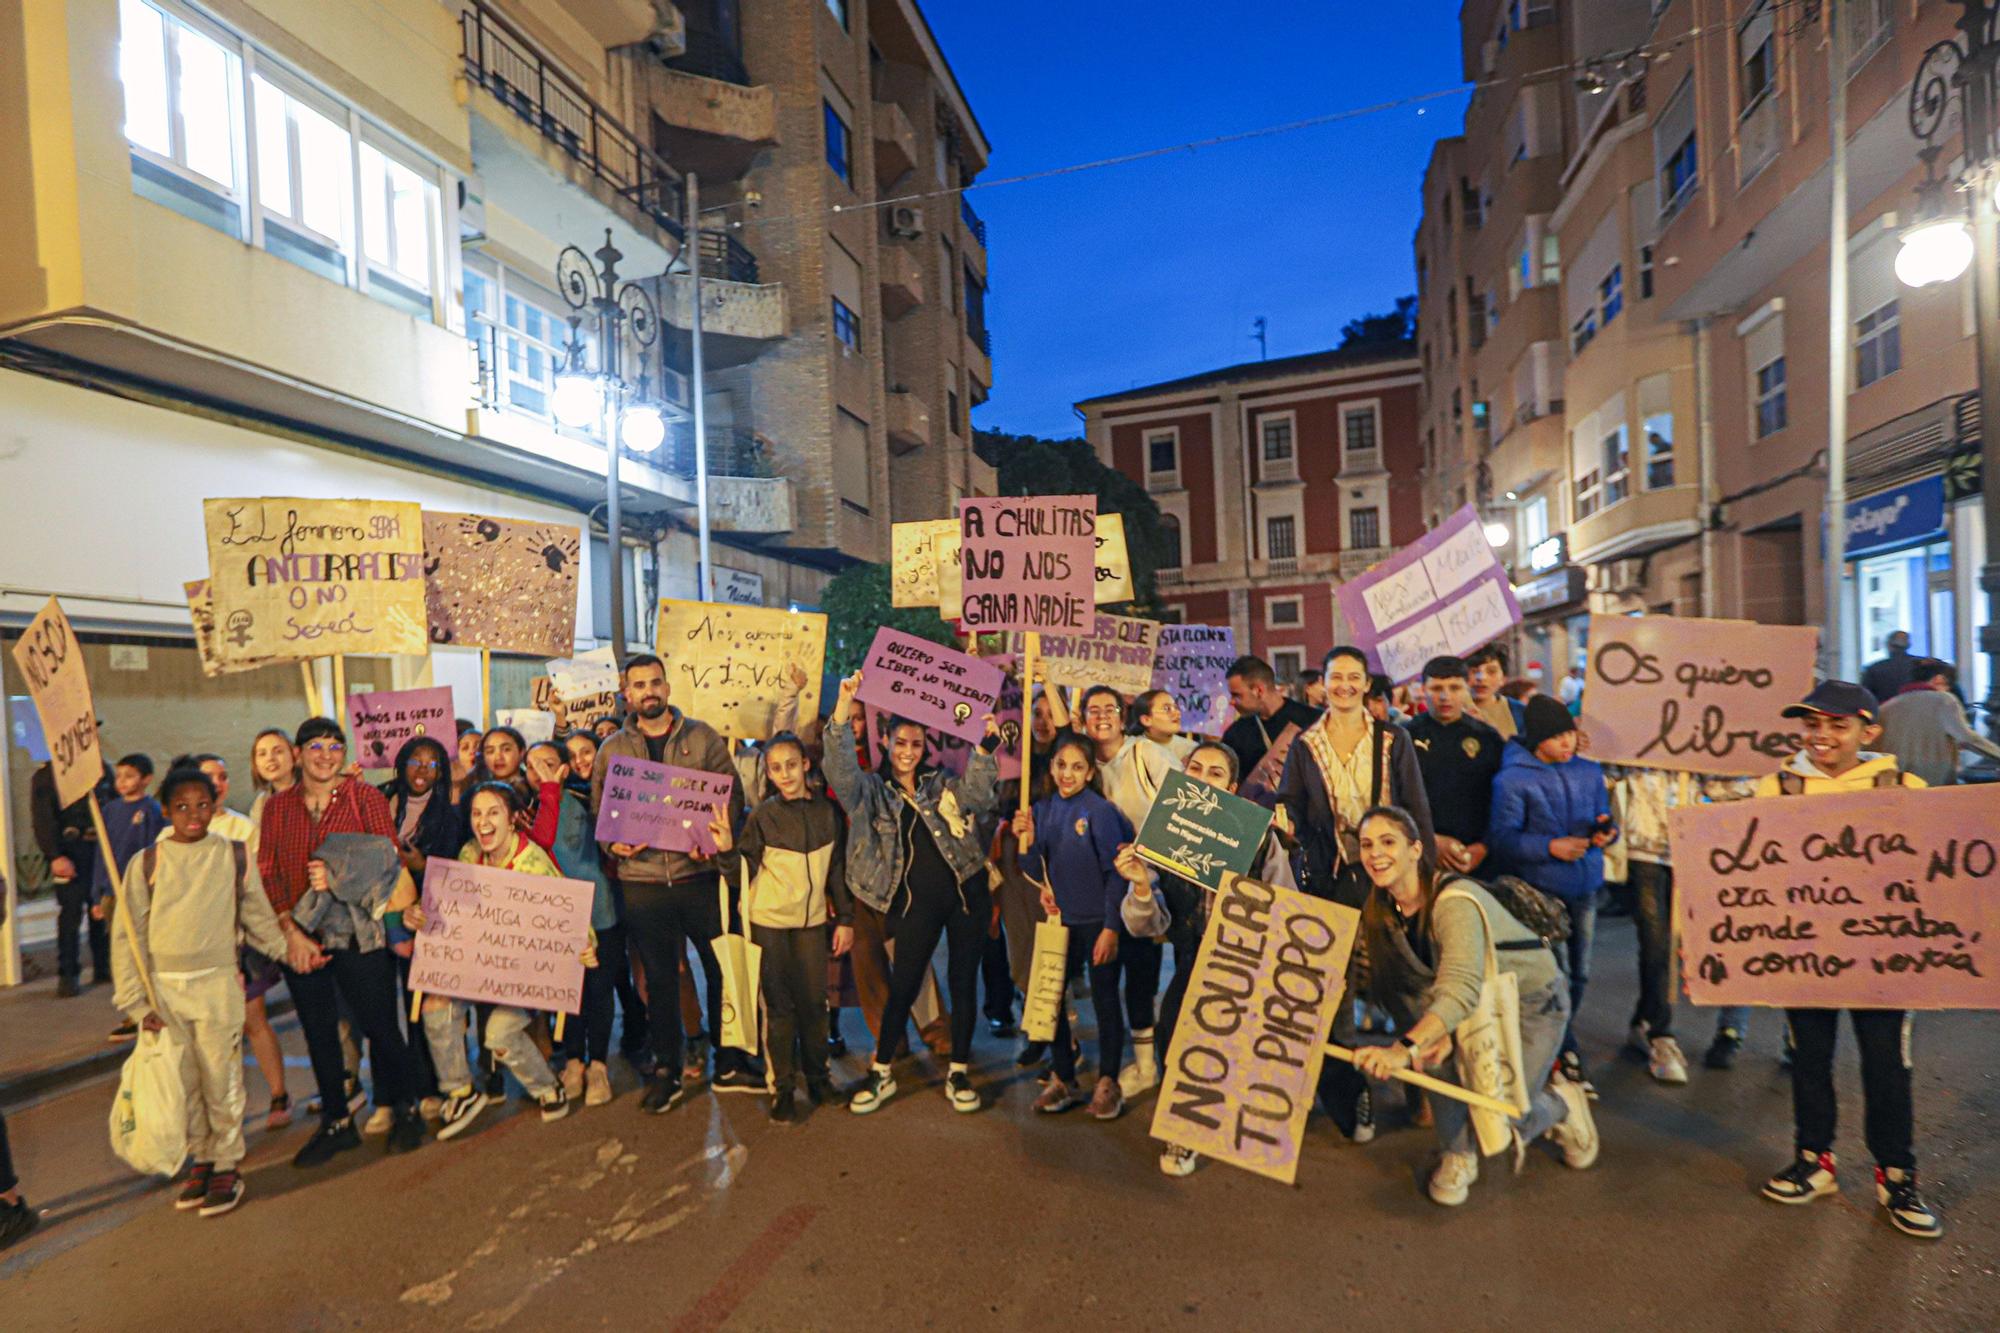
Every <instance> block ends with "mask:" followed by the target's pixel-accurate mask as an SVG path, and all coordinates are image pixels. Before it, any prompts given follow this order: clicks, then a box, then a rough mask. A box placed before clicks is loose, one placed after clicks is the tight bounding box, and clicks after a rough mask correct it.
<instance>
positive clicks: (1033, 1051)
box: [1014, 1041, 1049, 1069]
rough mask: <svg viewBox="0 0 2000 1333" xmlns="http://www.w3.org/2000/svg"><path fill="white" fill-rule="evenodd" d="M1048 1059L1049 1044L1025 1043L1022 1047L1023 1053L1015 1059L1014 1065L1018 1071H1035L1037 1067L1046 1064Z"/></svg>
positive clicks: (1039, 1042)
mask: <svg viewBox="0 0 2000 1333" xmlns="http://www.w3.org/2000/svg"><path fill="white" fill-rule="evenodd" d="M1048 1058H1049V1044H1048V1043H1047V1042H1045V1041H1030V1042H1024V1043H1022V1046H1021V1053H1020V1054H1019V1055H1017V1056H1015V1057H1014V1065H1015V1067H1016V1068H1017V1069H1033V1068H1034V1067H1035V1066H1036V1065H1038V1064H1042V1063H1044V1062H1045V1061H1046V1060H1047V1059H1048Z"/></svg>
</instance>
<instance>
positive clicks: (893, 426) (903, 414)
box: [888, 389, 931, 454]
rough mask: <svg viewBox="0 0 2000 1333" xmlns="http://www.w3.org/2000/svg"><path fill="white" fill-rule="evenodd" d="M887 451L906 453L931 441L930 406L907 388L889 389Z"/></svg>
mask: <svg viewBox="0 0 2000 1333" xmlns="http://www.w3.org/2000/svg"><path fill="white" fill-rule="evenodd" d="M888 396H889V452H890V453H892V454H907V453H909V452H910V451H911V450H912V449H921V448H922V447H923V446H925V445H927V444H929V443H930V442H931V408H930V404H929V403H926V402H925V401H924V400H923V399H922V398H919V397H918V396H917V395H916V394H914V393H911V392H910V391H909V390H908V389H891V390H889V395H888Z"/></svg>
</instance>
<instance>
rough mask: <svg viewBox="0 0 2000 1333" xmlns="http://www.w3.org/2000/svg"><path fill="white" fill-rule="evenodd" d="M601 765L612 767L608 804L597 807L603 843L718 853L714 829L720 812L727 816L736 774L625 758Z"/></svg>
mask: <svg viewBox="0 0 2000 1333" xmlns="http://www.w3.org/2000/svg"><path fill="white" fill-rule="evenodd" d="M599 762H601V763H603V764H605V765H606V768H605V771H604V800H603V802H602V803H601V804H600V805H599V806H598V809H597V840H598V841H599V842H628V843H631V844H632V845H633V846H635V847H651V848H655V849H657V850H660V851H668V852H693V851H699V852H702V853H705V854H706V855H709V856H714V855H715V854H716V846H715V838H714V836H713V835H711V834H710V833H709V831H708V826H709V823H710V821H712V820H713V819H714V818H715V815H716V812H717V811H718V810H719V811H721V812H722V813H723V814H724V816H725V817H726V816H727V814H728V811H729V793H730V791H731V789H732V788H734V787H735V785H736V777H735V775H734V774H730V773H709V772H705V771H703V770H701V769H695V768H675V767H674V766H673V765H671V764H656V763H654V762H653V761H652V760H650V759H628V758H626V757H625V756H623V755H612V756H610V757H609V758H600V760H599Z"/></svg>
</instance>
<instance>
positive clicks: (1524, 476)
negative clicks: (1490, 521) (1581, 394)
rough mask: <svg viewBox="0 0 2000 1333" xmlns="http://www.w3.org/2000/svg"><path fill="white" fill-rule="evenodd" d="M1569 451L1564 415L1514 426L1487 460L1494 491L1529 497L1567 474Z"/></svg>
mask: <svg viewBox="0 0 2000 1333" xmlns="http://www.w3.org/2000/svg"><path fill="white" fill-rule="evenodd" d="M1551 406H1553V404H1551ZM1568 447H1569V439H1568V436H1567V434H1566V433H1565V431H1564V428H1563V418H1562V417H1561V416H1560V415H1550V416H1541V417H1535V418H1533V419H1532V420H1530V421H1527V422H1525V423H1521V424H1517V425H1515V426H1513V428H1512V429H1510V430H1509V431H1508V432H1507V433H1506V434H1505V435H1503V436H1501V437H1500V438H1499V440H1497V441H1496V442H1495V443H1494V445H1493V451H1492V453H1491V454H1489V455H1488V456H1487V462H1488V465H1489V466H1490V467H1491V468H1492V472H1493V489H1494V491H1495V492H1498V493H1503V494H1504V493H1505V492H1507V491H1514V492H1517V493H1518V494H1521V495H1526V494H1528V493H1529V492H1531V491H1533V490H1534V489H1535V488H1536V487H1537V486H1539V485H1541V484H1542V482H1544V481H1546V480H1547V479H1548V478H1549V477H1550V476H1551V475H1553V474H1555V473H1557V472H1561V473H1565V474H1567V473H1568V471H1569V464H1568V455H1567V452H1566V451H1567V449H1568Z"/></svg>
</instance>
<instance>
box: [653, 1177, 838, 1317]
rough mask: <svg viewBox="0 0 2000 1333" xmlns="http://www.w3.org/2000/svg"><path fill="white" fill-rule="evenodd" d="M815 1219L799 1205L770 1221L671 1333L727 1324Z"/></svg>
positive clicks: (811, 1209) (812, 1209) (814, 1208)
mask: <svg viewBox="0 0 2000 1333" xmlns="http://www.w3.org/2000/svg"><path fill="white" fill-rule="evenodd" d="M818 1215H819V1207H818V1205H816V1204H809V1203H801V1204H795V1205H793V1206H792V1207H790V1208H787V1209H786V1210H785V1211H784V1212H782V1213H779V1214H778V1215H777V1216H776V1217H775V1218H773V1219H772V1220H771V1225H769V1226H767V1227H765V1228H764V1230H763V1232H762V1234H760V1235H759V1236H758V1237H757V1239H755V1240H753V1241H751V1242H750V1244H749V1246H748V1247H747V1248H746V1249H745V1250H744V1251H743V1253H741V1254H739V1255H737V1256H736V1258H735V1260H734V1261H733V1262H732V1263H731V1264H730V1265H729V1267H727V1268H725V1269H723V1270H722V1276H721V1277H719V1278H717V1279H716V1280H715V1285H713V1286H711V1287H710V1288H709V1289H708V1290H707V1291H705V1292H703V1293H702V1294H701V1299H700V1300H698V1301H696V1302H695V1303H694V1308H692V1309H690V1310H689V1311H688V1312H687V1313H686V1314H684V1315H682V1316H681V1318H680V1322H679V1323H677V1324H675V1325H674V1333H702V1331H703V1330H708V1329H718V1328H721V1327H722V1326H723V1324H725V1323H727V1322H728V1320H729V1316H730V1315H732V1314H734V1313H735V1312H736V1307H737V1306H739V1305H741V1304H742V1303H743V1300H744V1298H745V1297H746V1296H748V1295H749V1294H750V1293H751V1292H752V1291H754V1290H756V1288H757V1286H758V1284H759V1283H761V1282H763V1280H764V1279H765V1278H766V1277H767V1276H769V1275H770V1272H771V1269H772V1268H773V1267H774V1266H776V1264H777V1262H778V1260H780V1259H782V1258H784V1257H785V1252H786V1251H787V1250H789V1249H791V1248H792V1245H793V1243H794V1242H796V1241H797V1240H798V1238H799V1237H800V1236H803V1235H804V1234H805V1232H806V1228H807V1227H809V1226H811V1225H812V1220H813V1218H815V1217H817V1216H818Z"/></svg>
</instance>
